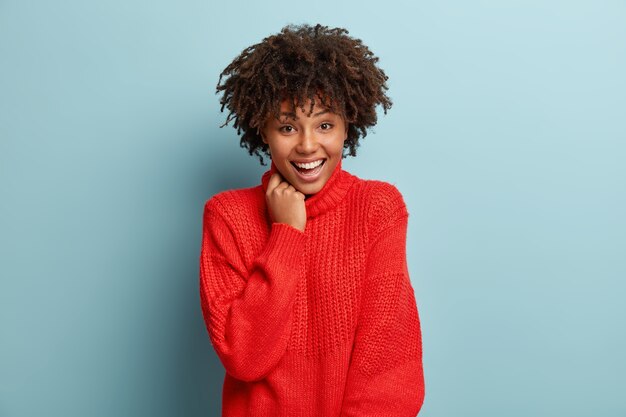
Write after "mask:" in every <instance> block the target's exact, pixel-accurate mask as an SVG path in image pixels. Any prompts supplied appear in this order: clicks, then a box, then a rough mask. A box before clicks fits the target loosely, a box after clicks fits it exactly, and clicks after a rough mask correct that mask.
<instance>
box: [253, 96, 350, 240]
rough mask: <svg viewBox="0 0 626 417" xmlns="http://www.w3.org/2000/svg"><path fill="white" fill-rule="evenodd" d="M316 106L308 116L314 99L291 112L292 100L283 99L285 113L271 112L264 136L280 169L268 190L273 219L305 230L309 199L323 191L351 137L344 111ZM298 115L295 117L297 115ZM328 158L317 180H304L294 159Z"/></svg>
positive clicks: (282, 111) (273, 177)
mask: <svg viewBox="0 0 626 417" xmlns="http://www.w3.org/2000/svg"><path fill="white" fill-rule="evenodd" d="M318 103H319V100H316V103H315V107H314V108H313V112H312V113H311V115H310V116H307V113H308V109H309V106H310V100H309V101H308V102H307V103H305V105H304V108H305V109H306V110H307V112H303V111H302V109H300V108H296V114H295V115H294V114H291V113H290V112H291V108H290V107H291V106H290V104H289V101H288V100H285V101H283V102H282V103H281V108H280V111H281V116H280V118H279V119H278V120H277V119H276V118H275V117H273V116H269V117H268V118H267V119H266V121H265V124H264V126H263V129H261V131H260V133H261V137H262V139H263V142H264V143H266V144H267V145H268V146H269V148H270V153H271V155H272V161H273V162H274V163H275V164H276V168H277V170H278V173H275V174H273V175H272V177H271V178H270V180H269V183H268V187H267V192H266V194H265V197H266V201H267V205H268V208H269V212H270V216H271V217H272V221H273V222H277V223H286V224H289V225H291V226H293V227H295V228H296V229H298V230H300V231H303V232H304V229H305V227H306V206H305V199H306V198H308V197H310V196H312V195H313V194H315V193H317V192H319V191H320V190H321V189H322V187H323V186H324V185H325V184H326V182H327V181H328V179H329V178H330V176H331V174H332V173H333V171H334V169H335V167H336V166H337V164H338V163H339V161H340V160H341V155H342V152H343V144H344V142H345V140H346V139H347V137H348V125H347V124H346V123H345V121H344V118H343V117H342V115H340V114H336V113H331V112H329V111H328V110H327V109H325V108H323V107H319V106H318ZM294 116H295V117H294ZM321 158H325V159H326V162H325V163H324V166H323V167H322V172H321V175H320V177H319V178H318V179H317V180H316V181H315V182H313V183H308V182H304V181H302V180H301V179H300V177H299V176H298V174H297V173H296V172H295V168H294V167H293V165H291V162H290V161H292V160H303V159H304V160H317V159H321Z"/></svg>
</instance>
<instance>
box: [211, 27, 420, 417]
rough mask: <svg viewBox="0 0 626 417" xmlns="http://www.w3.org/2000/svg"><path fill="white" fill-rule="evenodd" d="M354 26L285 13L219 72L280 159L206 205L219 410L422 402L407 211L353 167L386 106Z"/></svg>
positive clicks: (363, 409) (394, 194)
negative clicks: (350, 160) (282, 22)
mask: <svg viewBox="0 0 626 417" xmlns="http://www.w3.org/2000/svg"><path fill="white" fill-rule="evenodd" d="M347 33H348V32H347V30H345V29H342V28H335V29H329V28H328V27H326V26H321V25H316V26H314V27H312V26H309V25H302V26H296V27H294V26H287V27H285V28H283V29H282V31H281V33H279V34H277V35H273V36H270V37H267V38H265V39H264V40H263V41H262V42H260V43H259V44H256V45H253V46H251V47H249V48H247V49H245V50H244V51H243V52H242V53H241V54H240V55H239V56H238V57H237V58H235V60H233V62H232V63H231V64H230V65H229V66H227V67H226V69H225V70H224V71H223V72H222V74H221V75H220V82H218V87H217V90H218V92H219V91H222V92H223V94H224V96H223V98H222V101H221V103H222V110H223V109H224V107H227V108H228V109H229V111H230V113H229V116H228V118H227V120H226V123H225V124H224V125H226V124H228V122H229V121H230V120H232V119H234V120H235V123H234V125H235V127H237V132H238V133H241V132H242V131H243V135H242V138H241V144H242V146H244V147H247V148H248V149H249V152H250V154H251V155H252V154H253V153H256V154H257V155H259V156H260V157H261V162H263V158H262V156H263V154H265V155H269V156H270V157H271V160H272V163H271V167H270V169H269V170H268V171H266V172H265V173H264V174H263V175H262V177H261V184H259V185H257V186H255V187H250V188H243V189H236V190H226V191H222V192H220V193H217V194H216V195H214V196H213V197H211V198H210V199H209V200H207V201H206V203H205V205H204V217H203V233H202V248H201V253H200V281H199V284H200V286H199V289H200V300H201V306H202V312H203V315H204V320H205V323H206V328H207V330H208V333H209V336H210V340H211V342H212V345H213V348H214V349H215V351H216V353H217V355H218V357H219V359H220V361H221V362H222V364H223V365H224V368H225V370H226V373H225V376H224V386H223V392H222V407H223V411H222V415H223V416H229V417H240V416H250V415H252V416H255V417H262V416H272V417H275V416H295V415H297V416H312V417H313V416H333V417H334V416H337V417H342V416H343V417H348V416H366V415H367V416H413V417H414V416H416V415H417V413H418V412H419V410H420V409H421V406H422V403H423V401H424V396H425V388H424V386H425V385H424V374H423V366H422V339H421V328H420V320H419V315H418V310H417V304H416V300H415V294H414V290H413V287H412V285H411V281H410V279H409V271H408V268H407V261H406V233H407V225H408V217H409V212H408V210H407V207H406V204H405V202H404V198H403V196H402V194H401V193H400V192H399V190H398V189H397V188H396V187H395V186H394V185H392V184H390V183H388V182H385V181H379V180H365V179H361V178H359V177H357V176H356V175H353V174H351V173H349V172H348V171H346V170H344V169H343V168H342V159H343V158H344V157H345V156H346V155H344V153H343V152H344V150H347V151H348V155H351V156H355V155H356V148H357V146H358V140H359V138H360V137H362V136H365V135H366V129H367V128H369V127H371V126H373V125H375V124H376V110H375V108H376V106H377V105H381V106H382V107H383V109H384V110H385V112H386V111H387V109H388V108H390V107H391V100H390V99H389V98H388V97H387V96H386V94H385V90H386V89H387V86H386V80H387V76H386V75H385V73H384V72H383V70H381V69H380V68H378V66H377V65H376V62H377V61H378V58H376V57H374V55H373V54H372V53H371V52H370V51H369V49H368V48H367V47H366V46H365V45H363V44H362V42H361V41H360V40H359V39H354V38H351V37H349V36H347ZM223 76H226V77H227V78H226V80H225V81H224V83H223V84H222V83H221V82H222V77H223Z"/></svg>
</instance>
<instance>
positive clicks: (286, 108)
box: [279, 97, 336, 119]
mask: <svg viewBox="0 0 626 417" xmlns="http://www.w3.org/2000/svg"><path fill="white" fill-rule="evenodd" d="M311 101H312V100H311V99H308V98H307V99H304V101H303V102H302V103H301V104H300V106H297V103H296V101H295V99H284V100H283V101H281V102H280V110H279V116H283V117H285V116H286V117H291V118H296V119H297V118H300V117H315V116H318V115H321V114H336V113H335V112H333V111H332V109H330V108H329V107H328V106H325V105H324V104H322V101H321V98H320V97H316V98H315V100H314V101H315V102H314V103H313V104H314V105H313V108H312V109H311ZM327 101H329V100H328V99H327ZM302 108H304V111H303V110H302Z"/></svg>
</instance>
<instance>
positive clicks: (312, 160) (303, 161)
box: [290, 158, 326, 164]
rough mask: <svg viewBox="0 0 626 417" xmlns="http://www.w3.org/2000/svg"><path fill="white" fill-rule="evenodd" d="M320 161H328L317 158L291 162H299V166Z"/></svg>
mask: <svg viewBox="0 0 626 417" xmlns="http://www.w3.org/2000/svg"><path fill="white" fill-rule="evenodd" d="M320 159H326V158H315V159H292V160H291V161H290V162H297V163H299V164H308V163H311V162H315V161H319V160H320Z"/></svg>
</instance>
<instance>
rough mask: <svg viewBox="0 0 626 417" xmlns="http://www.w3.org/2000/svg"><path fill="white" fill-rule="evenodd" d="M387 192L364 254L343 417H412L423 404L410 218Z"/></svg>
mask: <svg viewBox="0 0 626 417" xmlns="http://www.w3.org/2000/svg"><path fill="white" fill-rule="evenodd" d="M388 191H389V193H388V195H387V196H386V199H385V200H383V201H380V204H379V206H378V208H377V210H378V214H377V215H376V218H377V221H378V223H379V225H378V226H377V230H376V232H375V233H373V238H372V239H373V243H372V244H371V246H370V249H369V252H368V257H367V267H366V274H365V276H364V278H363V279H364V281H363V284H362V285H363V288H362V293H361V308H360V310H359V317H358V324H357V329H356V335H355V341H354V345H353V351H352V356H351V361H350V367H349V371H348V378H347V382H346V388H345V391H344V398H343V405H342V409H341V416H342V417H357V416H358V417H366V416H367V417H375V416H376V417H383V416H384V417H415V416H416V415H417V414H418V413H419V410H420V409H421V407H422V404H423V401H424V396H425V387H424V374H423V366H422V339H421V329H420V320H419V315H418V311H417V305H416V301H415V294H414V290H413V287H412V285H411V281H410V280H409V273H408V267H407V262H406V234H407V225H408V212H407V210H406V206H405V205H404V201H403V199H402V197H401V195H400V193H399V191H397V189H395V187H393V186H392V187H391V188H390V189H388Z"/></svg>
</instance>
